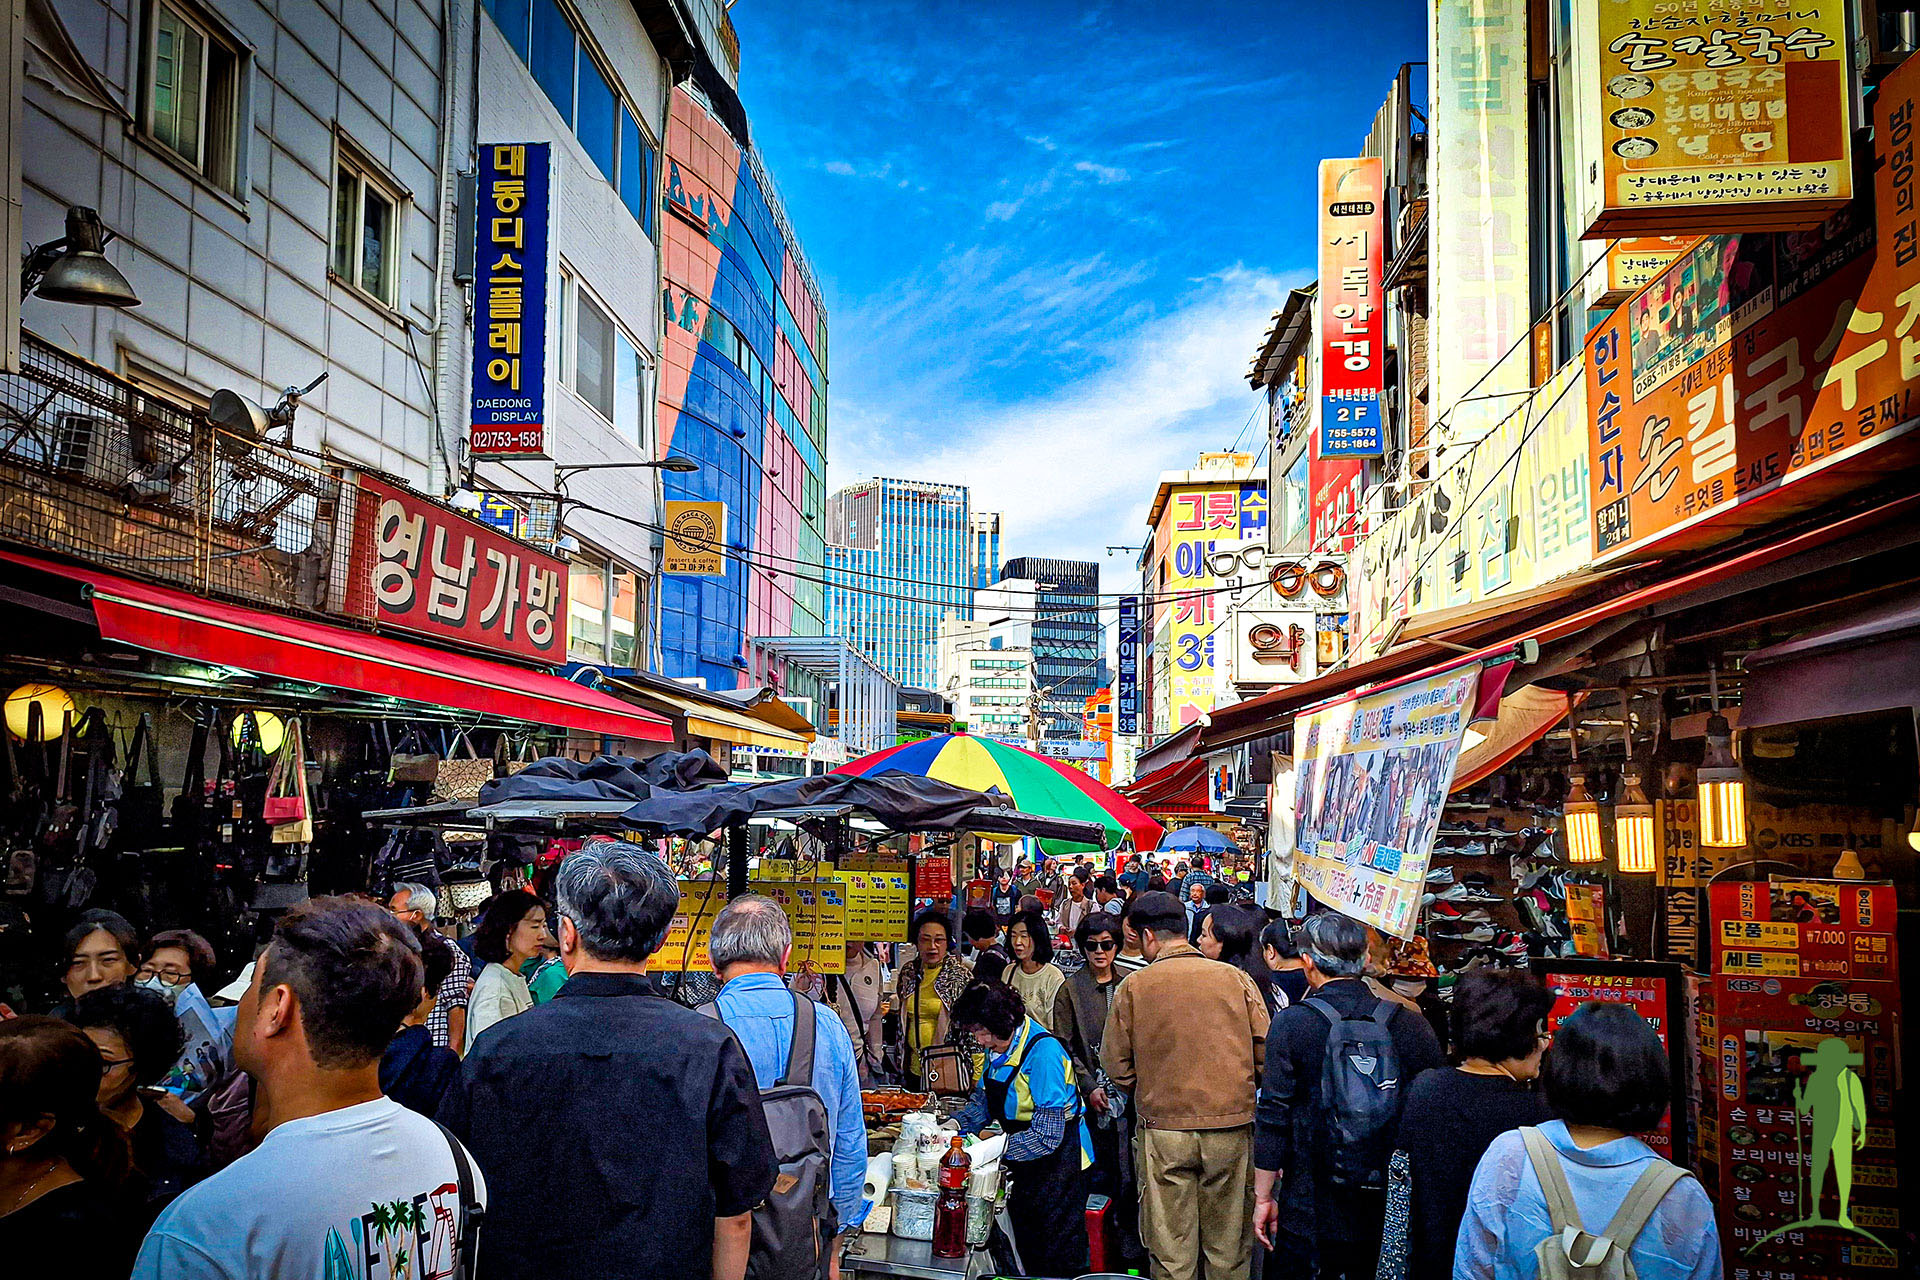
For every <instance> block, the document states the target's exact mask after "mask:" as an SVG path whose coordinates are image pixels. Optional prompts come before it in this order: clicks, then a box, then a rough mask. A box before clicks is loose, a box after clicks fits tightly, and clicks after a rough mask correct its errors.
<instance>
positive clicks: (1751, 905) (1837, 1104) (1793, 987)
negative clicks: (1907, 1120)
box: [1701, 880, 1914, 1277]
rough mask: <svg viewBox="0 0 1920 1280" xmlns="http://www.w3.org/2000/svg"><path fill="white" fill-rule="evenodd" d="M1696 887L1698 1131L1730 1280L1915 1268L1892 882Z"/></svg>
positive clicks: (1894, 1271) (1906, 1271)
mask: <svg viewBox="0 0 1920 1280" xmlns="http://www.w3.org/2000/svg"><path fill="white" fill-rule="evenodd" d="M1708 893H1709V895H1710V900H1711V905H1712V913H1711V914H1712V918H1713V922H1714V931H1713V980H1712V987H1713V995H1712V1003H1713V1007H1714V1015H1713V1023H1712V1028H1711V1031H1712V1045H1711V1059H1710V1065H1711V1067H1712V1072H1713V1074H1712V1075H1711V1076H1709V1077H1707V1078H1706V1079H1704V1080H1703V1081H1702V1086H1703V1087H1702V1090H1701V1092H1702V1095H1703V1096H1702V1098H1701V1106H1702V1110H1706V1109H1708V1108H1717V1114H1716V1116H1715V1122H1714V1124H1713V1125H1712V1126H1702V1128H1703V1132H1706V1131H1711V1133H1712V1135H1713V1137H1714V1138H1715V1140H1716V1142H1717V1145H1718V1151H1717V1152H1716V1153H1715V1154H1716V1164H1717V1166H1718V1175H1719V1183H1720V1194H1719V1196H1718V1197H1717V1200H1718V1203H1719V1208H1720V1212H1719V1213H1718V1214H1716V1215H1715V1216H1716V1217H1717V1218H1718V1219H1719V1222H1720V1230H1721V1239H1722V1241H1723V1242H1724V1245H1725V1254H1726V1257H1727V1260H1728V1263H1729V1266H1728V1268H1727V1274H1728V1275H1729V1276H1734V1277H1737V1276H1740V1275H1747V1276H1750V1277H1760V1276H1765V1275H1774V1276H1780V1277H1784V1276H1788V1275H1799V1276H1802V1277H1811V1276H1839V1275H1845V1276H1868V1275H1886V1276H1893V1275H1910V1274H1912V1268H1913V1262H1914V1259H1913V1257H1912V1256H1911V1253H1910V1252H1909V1250H1910V1245H1909V1243H1908V1241H1909V1239H1910V1235H1909V1229H1910V1225H1911V1224H1910V1222H1909V1220H1908V1219H1907V1218H1906V1217H1903V1215H1910V1214H1911V1212H1912V1207H1913V1191H1912V1188H1911V1187H1910V1186H1909V1185H1907V1175H1908V1173H1909V1170H1908V1169H1907V1168H1905V1167H1904V1166H1905V1165H1906V1163H1907V1162H1906V1161H1904V1160H1903V1159H1902V1158H1901V1157H1900V1155H1899V1150H1898V1145H1897V1142H1898V1136H1899V1135H1898V1127H1897V1125H1896V1110H1895V1106H1896V1097H1897V1089H1898V1087H1899V1084H1900V1071H1899V1067H1900V1060H1899V1053H1900V1042H1901V1039H1902V1033H1901V1028H1900V1015H1901V1009H1900V1005H1901V994H1900V981H1899V975H1900V969H1899V962H1898V955H1897V948H1896V926H1895V918H1894V917H1895V910H1896V906H1895V895H1894V887H1893V885H1891V884H1888V883H1885V882H1882V883H1878V884H1875V883H1871V882H1865V883H1863V882H1861V881H1858V880H1800V881H1793V880H1774V881H1773V882H1771V883H1768V884H1762V883H1759V882H1755V881H1744V882H1739V883H1732V884H1716V885H1714V886H1712V887H1711V888H1710V889H1709V890H1708ZM1902 1253H1907V1255H1908V1256H1906V1257H1905V1258H1904V1259H1903V1258H1902V1256H1901V1255H1902ZM1903 1262H1904V1265H1903Z"/></svg>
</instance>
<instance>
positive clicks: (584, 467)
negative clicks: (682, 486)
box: [553, 453, 700, 489]
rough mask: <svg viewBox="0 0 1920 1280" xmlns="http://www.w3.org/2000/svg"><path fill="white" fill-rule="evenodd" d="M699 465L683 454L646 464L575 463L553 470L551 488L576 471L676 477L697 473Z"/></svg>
mask: <svg viewBox="0 0 1920 1280" xmlns="http://www.w3.org/2000/svg"><path fill="white" fill-rule="evenodd" d="M699 469H700V464H699V463H698V462H695V461H694V460H693V459H692V458H689V457H686V456H685V455H683V454H678V453H670V454H668V455H667V456H666V457H664V458H660V459H657V460H655V461H646V462H577V463H573V464H571V465H569V466H563V467H555V468H554V469H553V487H554V488H556V489H558V488H559V487H560V486H561V485H563V484H565V483H566V482H567V478H568V477H570V476H572V475H573V474H574V473H575V472H578V471H644V470H654V471H671V472H674V473H675V474H676V475H686V474H688V473H690V472H694V471H698V470H699Z"/></svg>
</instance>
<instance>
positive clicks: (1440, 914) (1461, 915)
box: [1428, 901, 1493, 922]
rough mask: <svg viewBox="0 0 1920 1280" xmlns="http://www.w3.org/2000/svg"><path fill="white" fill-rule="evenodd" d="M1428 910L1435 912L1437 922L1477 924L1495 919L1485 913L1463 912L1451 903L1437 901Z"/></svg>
mask: <svg viewBox="0 0 1920 1280" xmlns="http://www.w3.org/2000/svg"><path fill="white" fill-rule="evenodd" d="M1428 909H1429V910H1430V911H1432V912H1433V916H1434V918H1435V919H1436V920H1468V921H1476V922H1477V921H1482V920H1490V919H1492V918H1493V917H1491V916H1489V915H1488V914H1487V913H1486V912H1484V911H1462V910H1461V909H1460V908H1459V907H1457V906H1455V905H1454V904H1453V903H1451V902H1443V901H1436V902H1434V903H1433V904H1432V906H1431V907H1429V908H1428Z"/></svg>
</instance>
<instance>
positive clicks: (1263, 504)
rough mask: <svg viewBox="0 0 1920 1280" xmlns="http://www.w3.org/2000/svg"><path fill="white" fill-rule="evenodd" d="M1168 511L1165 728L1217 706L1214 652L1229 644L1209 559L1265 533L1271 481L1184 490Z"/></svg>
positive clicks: (1175, 726) (1178, 725)
mask: <svg viewBox="0 0 1920 1280" xmlns="http://www.w3.org/2000/svg"><path fill="white" fill-rule="evenodd" d="M1167 510H1168V516H1169V517H1170V518H1169V519H1168V520H1167V521H1165V523H1164V525H1163V527H1164V528H1165V530H1166V537H1167V553H1166V554H1167V557H1168V561H1169V563H1170V565H1171V569H1172V571H1171V572H1170V573H1169V574H1168V576H1167V588H1168V591H1169V592H1170V593H1171V595H1172V599H1171V600H1162V601H1160V602H1159V603H1158V604H1157V605H1156V606H1155V607H1156V608H1159V609H1165V610H1168V611H1170V614H1171V619H1170V623H1169V626H1168V631H1167V634H1168V639H1169V643H1170V644H1171V645H1172V650H1171V654H1170V657H1171V661H1172V665H1171V667H1170V669H1169V672H1168V677H1167V679H1168V685H1169V687H1168V689H1167V691H1166V698H1165V701H1164V704H1163V705H1165V706H1166V707H1167V708H1168V715H1169V720H1168V723H1167V724H1166V725H1165V726H1158V725H1157V726H1156V729H1157V730H1158V731H1162V732H1164V731H1168V730H1172V729H1179V728H1182V727H1184V726H1186V725H1189V724H1192V723H1193V722H1194V721H1195V720H1198V719H1199V718H1200V717H1201V716H1202V715H1204V714H1206V713H1208V712H1210V711H1212V710H1213V701H1214V692H1215V687H1216V684H1215V675H1216V666H1217V664H1216V660H1215V650H1216V648H1219V649H1222V650H1224V648H1225V646H1226V644H1227V641H1226V639H1225V638H1222V637H1220V636H1219V635H1218V634H1217V633H1218V632H1219V630H1220V620H1221V618H1222V617H1223V616H1224V610H1223V608H1222V602H1221V596H1222V595H1223V594H1224V593H1223V592H1222V590H1221V587H1220V579H1219V578H1217V577H1216V576H1215V575H1214V572H1213V569H1212V567H1211V565H1210V560H1211V558H1212V555H1213V553H1214V551H1215V550H1217V549H1218V547H1219V545H1220V544H1223V543H1242V542H1247V541H1251V540H1253V539H1257V538H1264V537H1265V535H1266V530H1267V486H1266V485H1265V484H1262V483H1259V482H1257V481H1256V482H1251V483H1247V482H1233V483H1223V484H1220V485H1215V486H1207V487H1202V488H1192V489H1182V490H1180V491H1178V492H1176V493H1175V494H1174V495H1173V497H1172V498H1171V499H1170V500H1169V502H1168V504H1167ZM1216 640H1218V645H1216V643H1215V642H1216ZM1157 714H1158V713H1157V712H1156V716H1157Z"/></svg>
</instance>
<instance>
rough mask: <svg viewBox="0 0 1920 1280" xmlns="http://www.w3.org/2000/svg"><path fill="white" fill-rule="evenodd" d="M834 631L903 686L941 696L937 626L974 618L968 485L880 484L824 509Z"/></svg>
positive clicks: (848, 492) (836, 498)
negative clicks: (948, 619) (949, 620)
mask: <svg viewBox="0 0 1920 1280" xmlns="http://www.w3.org/2000/svg"><path fill="white" fill-rule="evenodd" d="M827 568H828V574H827V576H828V578H829V580H830V582H831V585H830V587H829V589H828V592H827V625H828V629H829V631H830V632H831V633H832V634H834V635H838V636H844V637H845V638H846V640H847V641H848V643H850V644H852V645H853V646H854V647H855V648H857V649H859V650H860V651H861V652H863V653H865V654H866V655H867V656H868V657H870V658H871V659H872V660H873V661H874V662H876V663H878V664H879V666H880V669H881V670H883V671H885V672H886V673H887V674H888V675H889V676H890V677H892V678H893V679H894V680H896V681H898V682H899V683H901V684H904V685H915V686H918V687H920V688H929V689H930V688H935V687H937V686H936V680H937V677H938V671H937V665H938V664H937V661H936V653H935V642H936V639H937V636H938V633H939V626H940V619H941V618H942V617H943V616H945V615H948V614H954V615H958V616H959V617H961V618H970V617H972V616H973V595H974V588H973V572H974V570H973V522H972V518H971V514H970V511H969V495H968V492H967V488H966V486H965V485H954V484H939V483H936V482H932V481H922V480H899V479H892V478H887V477H881V478H877V479H874V480H869V481H866V482H864V483H861V484H856V485H848V486H847V487H846V488H844V489H839V490H836V491H835V492H834V494H833V496H832V497H830V498H828V499H827Z"/></svg>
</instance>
